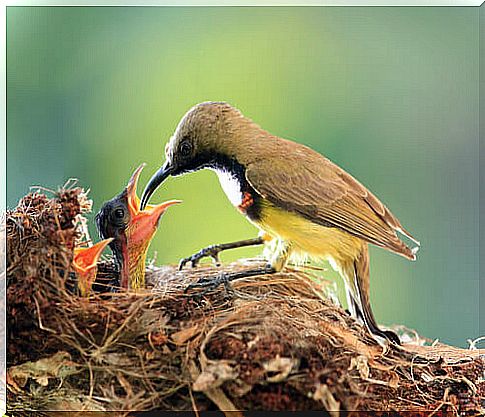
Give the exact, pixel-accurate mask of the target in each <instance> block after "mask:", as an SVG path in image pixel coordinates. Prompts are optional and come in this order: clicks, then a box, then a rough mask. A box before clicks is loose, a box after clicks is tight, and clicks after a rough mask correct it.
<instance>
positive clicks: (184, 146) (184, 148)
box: [179, 141, 192, 156]
mask: <svg viewBox="0 0 485 417" xmlns="http://www.w3.org/2000/svg"><path fill="white" fill-rule="evenodd" d="M179 152H180V155H182V156H189V155H190V154H191V153H192V144H191V143H190V142H189V141H184V142H182V143H181V144H180V148H179Z"/></svg>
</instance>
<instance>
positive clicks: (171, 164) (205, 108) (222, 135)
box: [141, 102, 252, 208]
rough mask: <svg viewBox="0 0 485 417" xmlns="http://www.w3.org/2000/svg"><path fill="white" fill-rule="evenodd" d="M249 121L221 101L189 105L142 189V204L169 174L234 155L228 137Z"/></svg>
mask: <svg viewBox="0 0 485 417" xmlns="http://www.w3.org/2000/svg"><path fill="white" fill-rule="evenodd" d="M248 123H252V122H251V121H250V120H249V119H246V118H245V117H244V116H243V115H242V114H241V112H240V111H239V110H237V109H235V108H234V107H232V106H231V105H229V104H227V103H224V102H206V103H201V104H197V105H196V106H194V107H192V108H191V109H190V110H189V111H188V112H187V113H186V114H185V116H184V117H183V118H182V120H181V121H180V123H179V124H178V126H177V128H176V129H175V132H174V134H173V135H172V137H171V138H170V140H169V142H168V143H167V145H166V146H165V163H164V164H163V166H162V167H161V168H160V169H159V170H158V171H157V172H156V173H155V174H154V175H153V177H152V178H151V179H150V181H149V183H148V184H147V186H146V187H145V190H144V191H143V196H142V199H141V207H142V208H144V207H145V205H146V204H147V203H148V200H149V199H150V196H151V195H152V194H153V193H154V192H155V190H156V189H157V188H158V187H159V186H160V184H162V182H163V181H165V179H167V178H168V177H169V176H177V175H182V174H185V173H187V172H192V171H197V170H199V169H202V168H206V167H209V166H211V165H212V164H214V163H215V160H216V159H217V158H220V157H221V156H222V157H224V158H226V159H231V158H233V157H234V156H235V155H234V154H235V153H236V150H237V143H234V141H231V138H233V137H234V136H235V134H237V133H238V131H240V130H242V129H244V127H245V125H247V124H248Z"/></svg>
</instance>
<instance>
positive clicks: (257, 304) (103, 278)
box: [6, 188, 485, 415]
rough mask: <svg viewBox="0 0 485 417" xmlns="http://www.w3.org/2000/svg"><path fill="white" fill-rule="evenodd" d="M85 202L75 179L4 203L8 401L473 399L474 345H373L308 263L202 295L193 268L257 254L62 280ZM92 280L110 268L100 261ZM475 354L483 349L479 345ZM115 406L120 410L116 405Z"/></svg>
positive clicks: (70, 404)
mask: <svg viewBox="0 0 485 417" xmlns="http://www.w3.org/2000/svg"><path fill="white" fill-rule="evenodd" d="M89 208H90V205H89V202H88V200H87V198H86V196H85V194H84V192H83V191H82V190H81V189H79V188H68V189H62V190H60V191H59V192H57V193H55V195H53V196H52V197H51V198H48V197H46V196H45V195H43V194H40V193H38V192H35V193H32V194H29V195H27V196H26V197H25V198H24V199H23V200H21V202H20V203H19V205H18V207H17V208H16V209H15V210H13V211H10V212H8V213H7V219H6V224H7V245H8V251H7V274H6V276H7V302H8V305H7V321H8V366H9V369H8V409H9V410H10V411H11V412H14V413H15V415H20V414H23V413H27V412H29V411H47V410H85V411H88V410H91V411H98V410H103V411H112V410H124V411H126V412H127V413H128V411H142V410H154V409H162V410H192V409H194V408H195V409H198V410H216V409H221V410H225V411H230V410H241V409H242V410H244V409H251V410H258V409H259V410H311V409H315V410H317V409H326V410H330V411H332V414H333V415H338V413H339V411H340V410H382V411H385V410H387V411H403V410H407V411H414V412H423V413H424V414H429V413H431V412H433V411H436V412H438V411H439V412H441V413H444V412H446V413H450V414H453V415H459V414H461V415H475V414H477V413H478V412H480V411H483V409H484V404H483V402H482V401H483V397H484V394H485V392H484V391H485V384H484V382H483V376H484V375H483V365H484V363H483V352H481V351H479V350H462V349H457V348H453V347H449V346H446V345H440V344H438V345H436V346H433V347H430V346H422V343H421V342H422V340H421V339H419V338H417V339H416V340H414V342H411V343H408V344H406V345H404V346H403V347H394V346H390V347H388V348H386V349H385V348H382V347H381V346H380V345H378V344H376V342H375V341H374V340H373V339H372V338H371V337H370V336H369V335H368V334H367V332H366V331H365V330H364V329H363V327H362V326H360V325H359V324H357V323H356V322H355V321H354V320H353V319H351V318H350V317H349V316H348V314H347V313H346V312H345V311H344V310H343V309H342V308H340V307H339V306H336V305H335V304H333V303H332V302H331V301H330V300H328V299H326V298H325V297H324V296H323V293H322V287H321V285H319V284H318V283H317V281H316V280H315V279H313V277H312V274H313V270H311V269H303V270H292V269H287V270H285V271H284V272H283V273H279V274H275V275H272V276H261V277H256V278H248V279H242V280H238V281H236V282H234V285H233V289H234V292H226V291H223V290H222V289H219V290H218V291H212V292H210V293H207V294H205V295H203V296H201V297H194V296H191V295H188V294H186V293H185V292H184V290H185V288H186V287H187V285H188V284H189V283H190V282H194V281H196V280H197V279H199V278H200V277H202V276H208V275H212V274H216V273H219V272H220V271H221V270H223V271H234V270H240V269H242V268H248V267H250V266H251V265H254V263H255V262H258V261H255V260H253V261H240V262H237V263H234V264H231V265H227V266H224V267H223V268H222V269H217V268H214V267H199V268H197V269H194V270H184V271H181V272H179V271H177V270H176V269H175V268H174V267H172V266H166V267H162V268H150V269H149V271H148V272H147V282H148V286H149V288H147V290H146V291H144V292H141V293H137V294H135V293H127V292H118V293H106V292H104V293H96V294H93V295H92V296H91V297H90V298H88V299H81V298H79V297H77V296H75V295H73V294H72V293H70V292H69V291H68V288H69V285H68V282H69V279H70V276H71V274H70V263H71V260H72V249H73V247H74V245H75V243H76V242H77V241H79V240H83V239H86V238H87V236H86V233H85V231H84V226H83V225H84V224H85V222H84V221H83V218H82V215H83V214H84V213H85V212H86V211H88V210H89ZM98 279H99V281H100V282H99V285H98V287H97V288H98V290H100V289H103V288H107V287H105V285H106V283H109V282H112V281H113V280H114V279H116V271H115V269H114V268H113V266H112V263H111V261H110V260H109V259H108V260H105V261H104V262H102V263H101V264H100V266H99V272H98ZM480 354H482V356H480ZM117 415H119V413H118V414H117Z"/></svg>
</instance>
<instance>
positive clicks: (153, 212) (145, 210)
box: [126, 163, 181, 223]
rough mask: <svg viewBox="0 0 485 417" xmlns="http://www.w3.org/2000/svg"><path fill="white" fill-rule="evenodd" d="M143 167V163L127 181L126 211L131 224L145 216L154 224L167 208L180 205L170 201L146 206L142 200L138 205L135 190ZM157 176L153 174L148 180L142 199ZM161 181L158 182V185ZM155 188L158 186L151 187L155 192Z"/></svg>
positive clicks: (138, 201)
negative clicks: (128, 213)
mask: <svg viewBox="0 0 485 417" xmlns="http://www.w3.org/2000/svg"><path fill="white" fill-rule="evenodd" d="M145 165H146V164H144V163H143V164H141V165H140V166H139V167H138V168H137V169H136V170H135V172H134V173H133V175H132V176H131V178H130V181H128V185H127V186H126V197H127V199H128V210H129V211H130V215H131V223H133V222H134V221H135V220H137V219H139V218H141V217H147V216H148V217H150V218H151V219H152V220H153V221H154V223H157V222H158V219H159V218H160V216H161V215H162V214H163V213H164V212H165V210H167V208H169V207H170V206H173V205H174V204H178V203H181V201H180V200H170V201H165V202H163V203H161V204H156V205H148V204H146V203H145V204H143V200H142V202H141V204H140V199H139V198H138V196H137V194H136V188H137V185H138V180H139V178H140V174H141V171H143V168H144V167H145ZM162 168H163V167H162ZM157 174H158V173H157ZM157 174H155V175H154V176H153V177H152V179H151V180H150V182H149V183H148V185H147V187H146V189H145V191H144V192H143V196H144V197H145V193H146V192H147V189H148V188H149V187H150V184H151V182H152V181H153V178H155V177H156V176H157ZM168 175H169V174H167V175H166V176H165V178H166V177H167V176H168ZM165 178H164V179H165ZM162 181H163V179H162V180H161V181H160V183H161V182H162ZM160 183H159V184H160ZM157 186H158V185H154V186H153V191H155V190H156V188H157ZM153 191H152V192H151V193H150V195H151V194H152V193H153ZM150 195H148V197H147V199H148V198H150Z"/></svg>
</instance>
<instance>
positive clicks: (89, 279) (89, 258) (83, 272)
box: [72, 239, 113, 297]
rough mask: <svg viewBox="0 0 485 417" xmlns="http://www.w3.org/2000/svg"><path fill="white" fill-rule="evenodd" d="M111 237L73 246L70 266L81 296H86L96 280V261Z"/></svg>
mask: <svg viewBox="0 0 485 417" xmlns="http://www.w3.org/2000/svg"><path fill="white" fill-rule="evenodd" d="M112 240H113V239H104V240H102V241H101V242H98V243H96V244H94V245H92V246H89V247H86V248H83V247H76V248H74V258H73V261H72V266H73V269H74V271H75V272H76V277H77V288H78V291H79V293H80V295H81V296H82V297H87V296H88V295H89V293H90V292H91V288H92V286H93V283H94V281H95V280H96V273H97V270H98V268H97V263H98V260H99V258H100V256H101V253H102V252H103V250H104V249H105V248H106V246H108V245H109V244H110V243H111V241H112Z"/></svg>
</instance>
